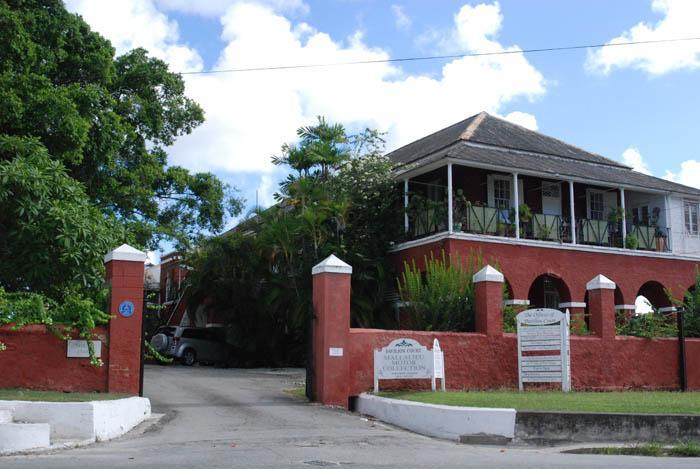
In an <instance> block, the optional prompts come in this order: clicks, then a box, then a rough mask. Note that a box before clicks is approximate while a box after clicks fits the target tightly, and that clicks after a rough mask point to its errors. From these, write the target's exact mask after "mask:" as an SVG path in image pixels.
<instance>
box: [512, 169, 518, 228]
mask: <svg viewBox="0 0 700 469" xmlns="http://www.w3.org/2000/svg"><path fill="white" fill-rule="evenodd" d="M512 190H513V201H514V202H515V208H514V212H515V239H520V194H519V193H518V173H513V189H512Z"/></svg>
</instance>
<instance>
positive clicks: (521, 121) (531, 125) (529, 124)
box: [504, 111, 537, 130]
mask: <svg viewBox="0 0 700 469" xmlns="http://www.w3.org/2000/svg"><path fill="white" fill-rule="evenodd" d="M504 119H505V120H507V121H510V122H512V123H514V124H518V125H521V126H523V127H525V128H526V129H530V130H537V119H536V118H535V116H533V115H532V114H528V113H527V112H520V111H514V112H511V113H509V114H507V115H506V116H504Z"/></svg>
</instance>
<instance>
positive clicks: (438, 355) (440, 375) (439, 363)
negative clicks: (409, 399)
mask: <svg viewBox="0 0 700 469" xmlns="http://www.w3.org/2000/svg"><path fill="white" fill-rule="evenodd" d="M437 379H439V380H440V387H441V388H442V390H443V391H445V354H444V353H442V350H441V349H440V342H438V340H437V339H435V340H433V379H432V383H431V387H432V389H433V391H435V387H436V386H435V381H436V380H437Z"/></svg>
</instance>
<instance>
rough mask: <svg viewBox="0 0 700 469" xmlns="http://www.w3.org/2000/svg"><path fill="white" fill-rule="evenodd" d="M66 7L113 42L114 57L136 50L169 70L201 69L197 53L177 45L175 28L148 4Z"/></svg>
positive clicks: (130, 0)
mask: <svg viewBox="0 0 700 469" xmlns="http://www.w3.org/2000/svg"><path fill="white" fill-rule="evenodd" d="M66 7H67V8H68V9H69V10H70V11H74V12H77V13H79V14H80V15H82V16H83V18H84V19H85V21H87V23H88V24H89V25H90V26H91V27H92V29H94V30H96V31H98V32H99V33H100V34H102V35H103V36H105V37H106V38H107V39H109V40H110V41H111V42H112V45H113V46H114V48H115V49H116V51H117V55H120V54H123V53H124V52H127V51H129V50H131V49H134V48H136V47H143V48H144V49H147V50H148V51H149V52H150V54H151V55H153V56H154V57H157V58H159V59H162V60H165V61H166V62H168V63H169V64H170V66H171V69H173V70H178V71H192V70H201V69H202V58H201V57H200V56H199V54H198V53H197V51H196V50H194V49H192V48H191V47H188V46H187V45H185V44H182V43H181V42H180V36H179V32H178V26H177V23H176V22H175V21H171V20H169V19H168V17H167V16H165V15H164V14H163V13H161V12H159V11H158V10H157V9H156V8H155V7H154V6H153V4H152V3H151V2H150V1H141V0H101V1H94V0H66Z"/></svg>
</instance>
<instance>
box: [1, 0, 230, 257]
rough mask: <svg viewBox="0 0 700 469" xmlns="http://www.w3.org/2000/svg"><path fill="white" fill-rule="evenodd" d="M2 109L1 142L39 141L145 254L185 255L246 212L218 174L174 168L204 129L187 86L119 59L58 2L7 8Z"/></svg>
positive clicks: (159, 70) (160, 70) (13, 2)
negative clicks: (168, 244)
mask: <svg viewBox="0 0 700 469" xmlns="http://www.w3.org/2000/svg"><path fill="white" fill-rule="evenodd" d="M0 109H2V110H3V112H2V113H0V135H4V136H8V137H17V138H35V139H36V140H38V142H40V143H41V144H42V145H43V146H44V147H46V149H47V150H48V155H49V156H50V157H51V158H52V159H54V160H56V161H59V162H61V163H62V164H63V165H64V166H65V167H66V169H67V171H68V174H69V175H70V176H71V177H73V178H74V179H76V180H77V181H79V182H80V183H82V184H83V185H84V187H85V191H86V193H87V195H88V196H89V197H90V200H91V201H92V203H93V204H95V205H96V206H98V207H99V209H100V210H101V211H102V212H103V213H104V214H106V215H108V216H114V217H116V218H117V219H118V220H119V221H120V222H121V223H122V225H123V226H125V227H126V228H127V230H128V231H129V232H130V233H131V234H132V235H133V237H134V241H135V242H136V243H137V244H139V245H141V246H145V245H150V246H155V245H157V244H158V242H159V241H160V240H163V239H170V240H174V241H175V242H177V243H179V244H180V245H187V244H189V243H191V242H192V241H193V240H195V239H197V237H198V235H199V233H201V232H202V231H205V232H218V231H220V230H221V229H222V228H223V226H224V218H225V215H226V212H227V210H229V211H231V212H232V213H234V214H235V213H238V212H239V211H240V209H241V203H240V200H238V199H237V198H236V197H235V196H234V193H233V191H232V190H231V188H229V187H227V186H226V185H224V184H223V183H222V182H221V181H220V180H219V179H217V178H216V177H215V176H213V175H212V174H210V173H198V174H191V173H189V172H188V171H186V170H185V169H183V168H179V167H173V166H168V165H167V151H166V149H167V147H168V146H170V145H172V144H173V143H174V141H175V139H176V138H177V137H178V136H181V135H185V134H188V133H190V132H191V131H192V130H193V129H194V128H195V127H197V126H198V125H199V124H201V123H202V121H203V119H204V115H203V111H202V109H201V108H200V107H199V105H197V103H195V102H194V101H192V100H191V99H189V98H187V97H186V96H185V85H184V81H183V80H182V77H181V76H180V75H177V74H175V73H172V72H170V71H169V70H168V66H167V64H165V63H164V62H163V61H161V60H158V59H155V58H152V57H149V56H148V54H147V53H146V51H145V50H143V49H135V50H132V51H130V52H128V53H126V54H124V55H122V56H120V57H116V58H115V56H114V49H113V48H112V46H111V44H110V43H109V41H107V40H106V39H104V38H103V37H101V36H100V35H99V34H97V33H95V32H93V31H91V30H90V27H89V26H88V25H87V24H86V23H85V22H84V21H83V20H82V18H80V17H79V16H77V15H73V14H71V13H69V12H67V11H66V10H65V8H64V6H63V3H62V2H61V1H60V0H0ZM17 157H18V154H17V153H16V152H15V151H13V149H12V148H11V146H10V147H8V146H7V145H6V147H5V148H4V151H3V152H2V153H1V154H0V159H3V160H11V159H14V158H17Z"/></svg>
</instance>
